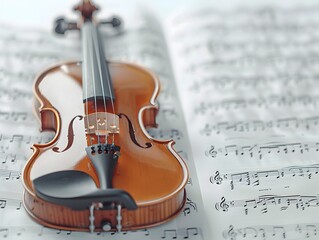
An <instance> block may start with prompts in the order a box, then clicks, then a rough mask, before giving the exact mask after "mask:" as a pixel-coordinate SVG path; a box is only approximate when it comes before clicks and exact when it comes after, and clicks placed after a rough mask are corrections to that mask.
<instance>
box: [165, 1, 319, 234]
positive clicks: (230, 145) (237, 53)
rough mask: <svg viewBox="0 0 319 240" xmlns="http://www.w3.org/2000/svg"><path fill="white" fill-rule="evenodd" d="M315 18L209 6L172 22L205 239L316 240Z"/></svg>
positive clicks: (309, 13) (297, 12)
mask: <svg viewBox="0 0 319 240" xmlns="http://www.w3.org/2000/svg"><path fill="white" fill-rule="evenodd" d="M318 16H319V6H318V5H317V6H312V7H307V6H300V5H296V6H294V5H293V4H292V5H291V6H277V5H268V6H267V5H265V6H258V5H257V6H256V5H246V6H241V7H232V8H227V9H225V8H218V6H216V7H215V5H210V6H208V7H199V8H194V9H192V10H188V11H184V12H181V13H179V14H177V15H176V16H175V17H173V18H172V19H170V21H169V27H168V28H169V29H168V36H169V37H168V42H169V43H170V51H171V53H172V59H173V60H172V62H173V65H174V69H175V73H176V76H177V78H176V82H177V86H178V92H179V96H180V98H181V103H182V108H183V113H184V115H185V120H186V125H187V130H188V134H189V139H190V142H191V148H192V153H193V159H194V162H195V166H196V170H197V176H198V178H199V184H200V187H201V194H202V198H203V201H204V207H205V212H206V214H207V216H209V217H208V223H207V224H208V225H209V226H210V230H211V232H210V237H209V238H208V237H206V236H205V239H232V240H238V239H267V240H268V239H318V235H317V232H318V230H319V220H318V214H319V195H318V194H319V187H318V180H319V174H318V163H319V142H318V133H319V125H318V96H319V95H318V94H319V88H317V85H318V84H317V81H318V76H319V75H318V72H319V67H318V66H319V65H318V63H319V62H318V46H319V45H318V44H319V41H318V36H319V35H318V34H319V31H318V26H319V25H318V24H319V23H318V21H319V18H318Z"/></svg>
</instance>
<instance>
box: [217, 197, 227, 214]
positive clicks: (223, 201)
mask: <svg viewBox="0 0 319 240" xmlns="http://www.w3.org/2000/svg"><path fill="white" fill-rule="evenodd" d="M215 208H216V210H217V211H219V210H220V209H222V210H223V212H227V211H228V208H229V205H228V204H227V203H226V199H225V197H222V198H221V202H220V203H216V204H215Z"/></svg>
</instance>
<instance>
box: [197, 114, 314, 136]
mask: <svg viewBox="0 0 319 240" xmlns="http://www.w3.org/2000/svg"><path fill="white" fill-rule="evenodd" d="M318 123H319V116H313V117H307V118H281V119H275V120H269V121H261V120H254V121H240V122H219V123H216V124H214V125H212V124H208V123H206V124H205V125H204V128H203V129H202V130H200V133H201V134H203V135H206V136H210V135H211V134H213V133H214V134H221V133H237V134H238V133H242V134H244V133H245V134H250V133H253V132H256V131H267V130H268V131H271V130H276V131H278V130H283V131H284V130H288V129H289V130H291V129H294V130H295V129H298V128H299V129H302V130H305V131H310V130H311V131H313V130H315V129H316V128H318V127H319V124H318Z"/></svg>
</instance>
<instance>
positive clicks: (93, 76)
mask: <svg viewBox="0 0 319 240" xmlns="http://www.w3.org/2000/svg"><path fill="white" fill-rule="evenodd" d="M91 24H92V23H91ZM89 29H90V30H91V33H90V34H89V36H90V38H89V39H90V41H88V42H89V44H90V49H92V48H93V47H94V45H93V43H92V35H93V32H92V26H90V27H89ZM89 53H90V59H91V72H92V82H93V95H94V108H95V122H96V126H97V133H98V134H97V139H98V144H101V142H100V135H99V130H100V129H99V124H98V115H97V99H96V89H95V84H94V79H95V74H94V65H93V62H94V61H93V53H92V51H89Z"/></svg>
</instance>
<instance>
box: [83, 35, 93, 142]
mask: <svg viewBox="0 0 319 240" xmlns="http://www.w3.org/2000/svg"><path fill="white" fill-rule="evenodd" d="M82 38H83V42H84V43H85V44H87V43H86V42H87V38H86V34H83V35H82ZM84 59H86V60H87V59H88V58H87V47H84V48H83V60H82V64H84ZM82 69H83V77H85V80H84V81H85V88H86V90H85V94H86V96H85V99H86V103H85V111H86V113H85V115H86V125H87V135H88V136H89V140H90V146H91V145H92V138H91V134H90V119H89V104H88V79H89V76H88V71H87V66H84V67H83V68H82ZM83 77H82V78H83ZM83 79H84V78H83ZM83 79H82V84H83Z"/></svg>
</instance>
